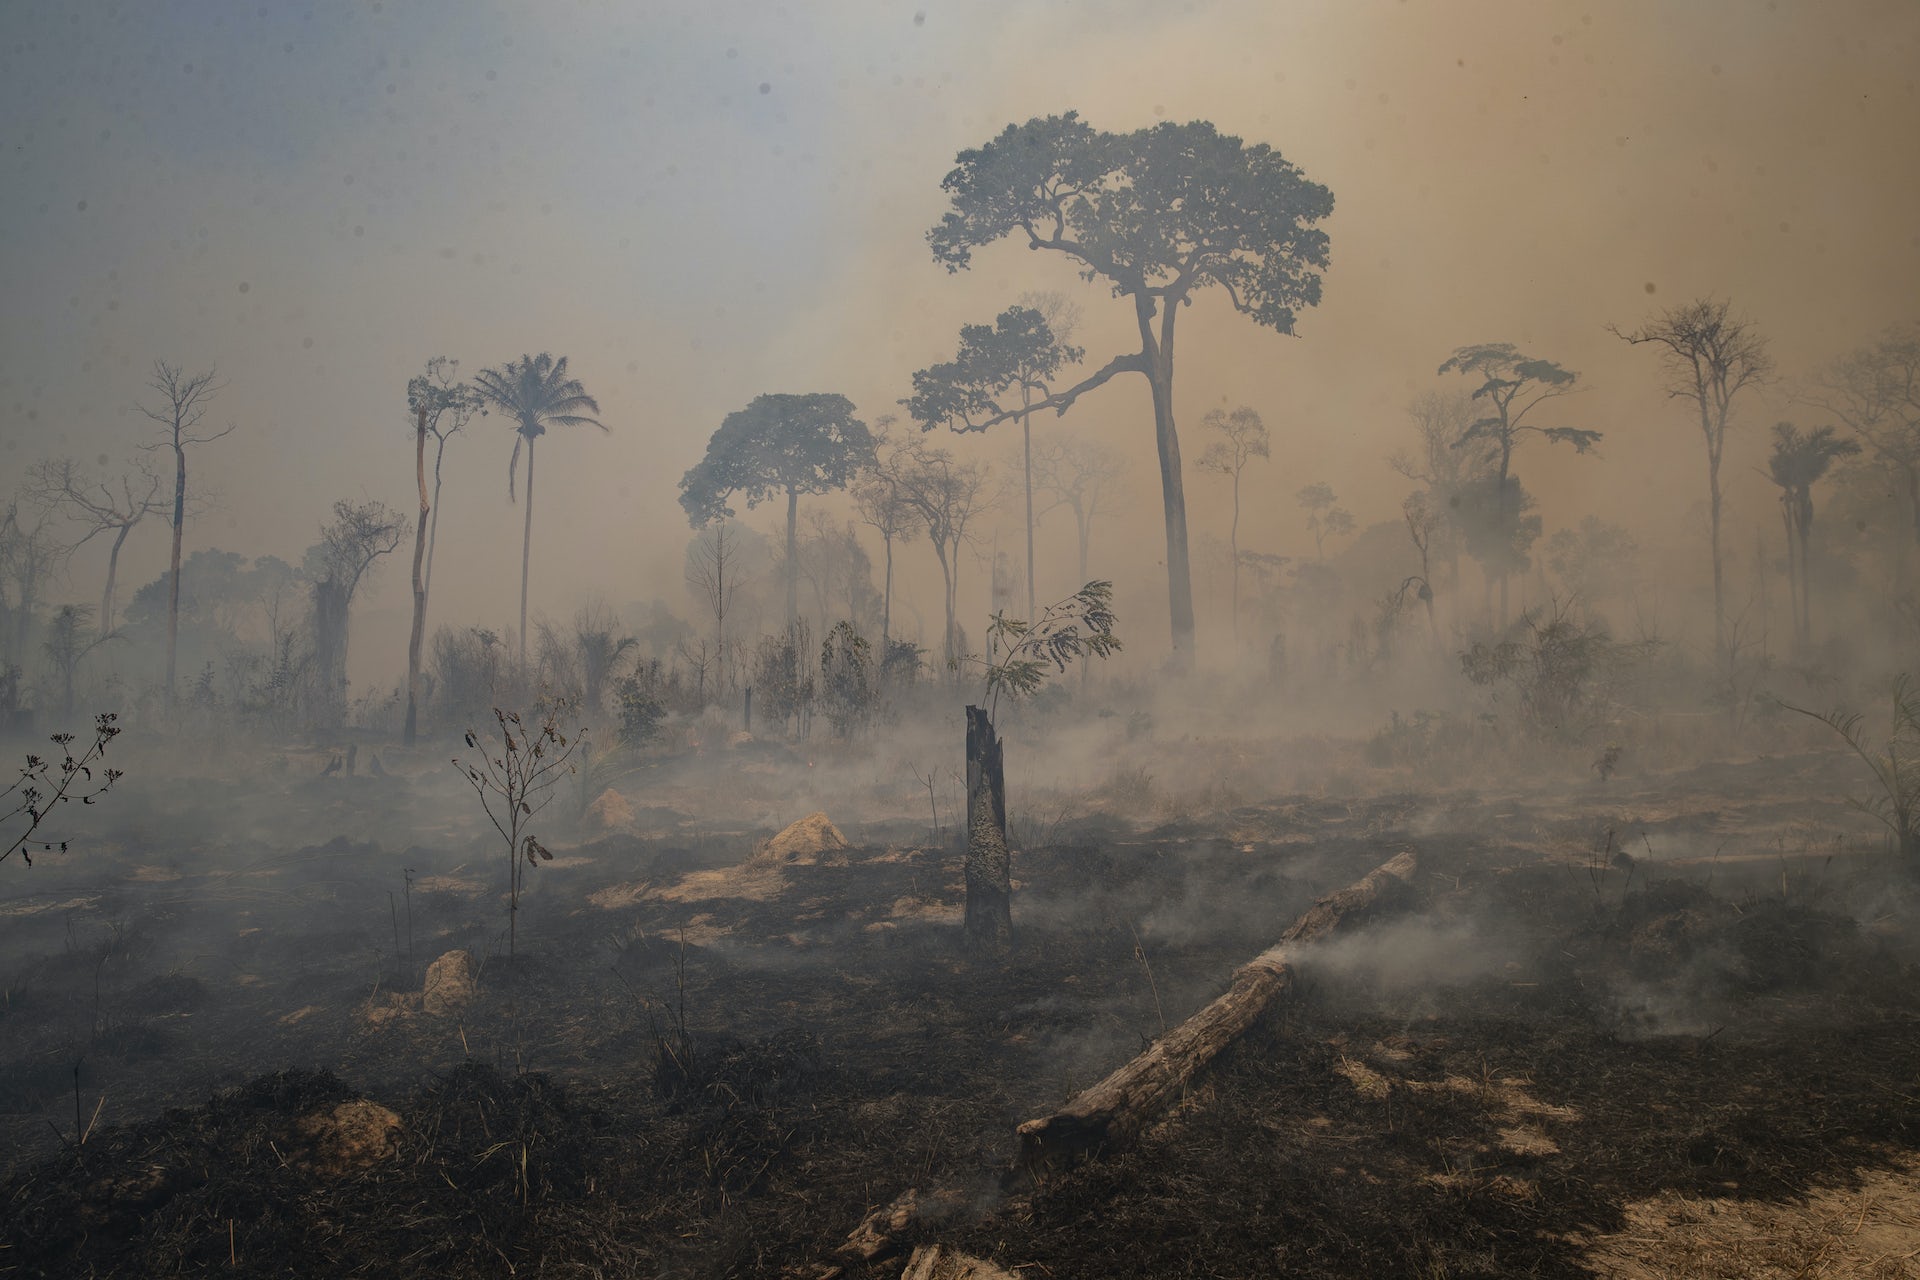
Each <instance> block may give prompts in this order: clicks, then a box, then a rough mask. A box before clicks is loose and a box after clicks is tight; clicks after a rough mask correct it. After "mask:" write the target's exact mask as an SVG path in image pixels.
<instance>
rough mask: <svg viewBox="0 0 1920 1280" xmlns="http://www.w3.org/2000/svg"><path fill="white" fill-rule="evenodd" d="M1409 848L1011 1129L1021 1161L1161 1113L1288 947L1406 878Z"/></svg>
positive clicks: (1111, 1134) (1246, 1022) (1279, 986)
mask: <svg viewBox="0 0 1920 1280" xmlns="http://www.w3.org/2000/svg"><path fill="white" fill-rule="evenodd" d="M1415 862H1416V859H1415V856H1414V854H1413V851H1412V850H1408V851H1407V852H1405V853H1402V854H1400V855H1399V856H1398V857H1395V858H1393V859H1392V860H1391V861H1389V862H1386V863H1384V864H1383V865H1381V866H1379V867H1377V868H1375V869H1374V870H1373V871H1371V872H1369V873H1368V874H1367V875H1366V876H1365V877H1364V878H1362V879H1361V880H1359V881H1357V882H1356V883H1354V884H1351V885H1349V886H1347V887H1346V888H1345V889H1342V890H1340V891H1339V892H1338V893H1336V894H1333V895H1332V896H1331V897H1327V898H1322V899H1321V900H1320V901H1318V902H1316V903H1314V905H1313V906H1312V908H1311V909H1309V910H1308V911H1307V913H1306V914H1305V915H1303V916H1301V917H1300V918H1299V919H1298V920H1296V921H1295V922H1294V924H1293V927H1292V928H1290V929H1288V930H1287V931H1286V932H1285V933H1284V934H1282V935H1281V936H1280V941H1279V942H1278V943H1276V944H1274V945H1273V946H1271V947H1269V948H1267V950H1265V951H1263V952H1261V953H1260V954H1259V955H1257V956H1255V957H1254V958H1253V959H1252V960H1250V961H1248V962H1247V963H1246V964H1244V965H1242V966H1241V967H1240V969H1239V970H1238V971H1237V972H1236V973H1235V974H1234V975H1233V985H1232V986H1231V987H1229V988H1227V992H1226V994H1225V995H1222V996H1221V997H1220V998H1219V999H1217V1000H1215V1001H1214V1002H1213V1003H1212V1004H1209V1005H1208V1006H1206V1007H1205V1008H1204V1009H1202V1010H1200V1011H1199V1012H1198V1013H1196V1014H1194V1015H1193V1016H1192V1017H1190V1018H1188V1019H1187V1020H1186V1021H1185V1022H1183V1023H1181V1024H1180V1025H1179V1026H1177V1027H1175V1028H1174V1029H1173V1030H1172V1031H1169V1032H1168V1033H1167V1034H1166V1035H1164V1036H1162V1037H1160V1039H1158V1040H1156V1041H1154V1042H1153V1044H1152V1045H1151V1046H1150V1047H1148V1049H1147V1050H1146V1052H1144V1053H1142V1054H1140V1055H1139V1056H1138V1057H1136V1058H1134V1059H1133V1060H1132V1061H1131V1062H1129V1063H1127V1064H1126V1065H1125V1066H1123V1067H1121V1068H1120V1069H1119V1070H1117V1071H1115V1072H1114V1073H1113V1074H1112V1075H1110V1076H1108V1077H1107V1078H1106V1079H1105V1080H1102V1081H1101V1082H1100V1083H1099V1084H1096V1085H1094V1086H1093V1087H1092V1088H1090V1089H1087V1090H1085V1091H1084V1092H1082V1093H1081V1094H1079V1096H1077V1097H1075V1098H1074V1099H1073V1100H1072V1101H1071V1102H1069V1103H1067V1105H1066V1106H1065V1107H1064V1108H1062V1109H1061V1110H1060V1111H1058V1112H1056V1113H1054V1114H1053V1115H1050V1116H1043V1117H1041V1118H1039V1119H1037V1120H1029V1121H1027V1122H1026V1123H1025V1124H1023V1125H1021V1126H1020V1127H1019V1129H1018V1130H1017V1132H1018V1134H1019V1137H1020V1155H1019V1164H1020V1167H1022V1168H1025V1169H1028V1170H1039V1169H1045V1168H1051V1167H1058V1166H1064V1165H1068V1164H1071V1163H1072V1162H1073V1161H1075V1160H1077V1159H1079V1158H1080V1157H1081V1156H1084V1155H1087V1154H1089V1153H1092V1152H1096V1151H1100V1150H1103V1149H1107V1148H1112V1147H1119V1146H1124V1145H1125V1144H1126V1143H1128V1142H1130V1141H1131V1140H1133V1139H1134V1138H1136V1137H1138V1136H1139V1134H1140V1133H1141V1131H1142V1130H1144V1129H1145V1128H1146V1127H1147V1126H1148V1125H1149V1124H1151V1123H1152V1122H1153V1121H1154V1120H1155V1119H1157V1118H1158V1117H1159V1116H1160V1115H1161V1114H1163V1113H1164V1112H1165V1111H1166V1110H1167V1109H1168V1108H1169V1107H1170V1106H1172V1104H1173V1103H1174V1101H1175V1100H1177V1099H1178V1097H1179V1096H1180V1093H1181V1091H1182V1090H1183V1089H1184V1088H1185V1086H1186V1083H1187V1082H1188V1081H1189V1080H1191V1079H1192V1078H1193V1077H1194V1076H1195V1075H1196V1074H1198V1073H1199V1072H1200V1071H1201V1070H1202V1069H1203V1068H1205V1067H1206V1066H1207V1064H1208V1063H1210V1062H1212V1061H1213V1060H1214V1059H1215V1058H1216V1057H1218V1056H1219V1054H1220V1052H1221V1050H1223V1049H1225V1048H1226V1047H1227V1046H1228V1045H1230V1044H1232V1043H1233V1042H1234V1041H1235V1040H1236V1039H1238V1038H1239V1037H1240V1036H1241V1035H1242V1034H1243V1033H1244V1032H1245V1031H1246V1030H1247V1029H1248V1028H1249V1027H1251V1026H1252V1025H1253V1024H1254V1023H1255V1022H1256V1021H1257V1020H1258V1019H1259V1017H1260V1015H1261V1014H1263V1013H1265V1012H1266V1011H1267V1009H1268V1008H1270V1007H1271V1006H1272V1005H1273V1004H1274V1002H1275V1001H1277V1000H1278V999H1279V998H1280V997H1281V996H1282V995H1284V994H1286V992H1287V991H1288V990H1289V989H1290V988H1291V987H1292V986H1293V966H1292V964H1291V961H1292V959H1293V956H1294V953H1295V952H1296V951H1298V950H1299V949H1300V948H1301V947H1303V946H1305V945H1306V944H1308V943H1310V942H1313V941H1315V940H1316V939H1318V938H1322V937H1325V936H1326V935H1327V934H1329V933H1332V932H1333V930H1334V928H1335V927H1336V926H1338V925H1339V924H1340V922H1341V921H1342V920H1343V919H1345V918H1346V917H1348V916H1351V915H1354V914H1356V913H1358V912H1361V911H1364V910H1365V909H1366V908H1368V907H1370V906H1372V905H1373V904H1374V902H1375V901H1376V900H1377V899H1378V898H1379V897H1380V895H1381V893H1382V892H1383V891H1384V890H1386V889H1387V888H1388V887H1389V886H1390V885H1394V884H1397V883H1399V882H1402V881H1406V880H1409V879H1411V878H1412V876H1413V871H1414V866H1415Z"/></svg>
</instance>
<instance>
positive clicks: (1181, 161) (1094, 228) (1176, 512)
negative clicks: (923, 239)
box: [927, 111, 1333, 663]
mask: <svg viewBox="0 0 1920 1280" xmlns="http://www.w3.org/2000/svg"><path fill="white" fill-rule="evenodd" d="M941 188H942V189H943V190H944V191H946V193H947V195H948V198H949V200H950V202H951V208H949V209H948V211H947V213H946V214H945V215H944V216H943V217H942V218H941V219H940V221H939V223H938V224H937V225H936V226H934V227H933V229H932V230H931V231H929V232H928V233H927V243H928V245H929V246H930V247H931V249H932V250H933V256H934V258H935V260H936V261H938V262H940V263H942V264H943V265H945V266H946V268H947V269H948V270H949V271H962V270H965V269H966V268H967V267H969V266H970V265H972V262H973V251H974V250H975V249H978V248H981V247H984V246H986V245H989V244H992V243H994V242H995V241H998V240H1000V239H1001V238H1003V237H1006V236H1016V237H1023V238H1024V239H1025V241H1026V244H1027V247H1028V248H1029V249H1033V250H1036V251H1038V250H1048V251H1051V252H1055V253H1060V254H1063V255H1065V256H1067V257H1069V258H1071V259H1073V260H1074V261H1075V262H1076V263H1078V264H1079V267H1080V274H1081V275H1082V277H1083V278H1085V279H1086V280H1088V281H1093V280H1104V281H1105V282H1106V283H1107V285H1108V286H1109V287H1110V288H1111V289H1112V290H1113V293H1114V296H1115V297H1120V298H1127V299H1130V300H1131V302H1132V306H1133V312H1134V320H1135V323H1136V325H1137V327H1138V331H1139V334H1140V347H1139V349H1138V350H1137V351H1129V352H1124V353H1122V354H1120V355H1117V356H1115V357H1114V358H1113V359H1111V360H1109V361H1108V362H1107V363H1106V364H1105V365H1103V366H1101V367H1100V368H1099V369H1097V370H1095V371H1094V372H1093V373H1091V374H1089V375H1088V376H1087V377H1085V378H1082V379H1081V380H1080V381H1078V382H1077V383H1075V384H1074V385H1072V386H1070V387H1067V388H1065V389H1064V390H1060V391H1056V392H1054V393H1052V394H1050V395H1048V396H1047V397H1046V398H1045V399H1044V400H1041V401H1039V402H1038V403H1033V404H1029V403H1027V402H1026V400H1025V398H1024V397H1023V398H1022V402H1021V403H1020V404H1019V405H1017V406H1009V407H1007V408H1004V409H999V410H996V411H993V412H990V413H988V414H987V415H986V416H985V417H983V418H980V419H978V420H969V422H968V426H969V427H971V428H974V429H981V428H985V427H990V426H993V425H995V424H996V423H998V422H1003V421H1005V420H1007V419H1008V418H1011V417H1014V416H1016V415H1025V414H1027V413H1030V412H1031V411H1032V410H1034V409H1053V410H1055V411H1056V412H1059V413H1065V412H1066V410H1067V409H1068V408H1069V407H1071V406H1072V405H1073V403H1074V402H1075V401H1076V400H1077V399H1079V397H1080V396H1082V395H1084V394H1085V393H1086V392H1088V391H1091V390H1093V389H1094V388H1096V387H1099V386H1101V385H1103V384H1105V383H1106V382H1108V381H1110V380H1111V379H1112V378H1114V377H1115V376H1116V375H1118V374H1121V373H1137V374H1140V375H1141V376H1143V377H1145V378H1146V379H1147V382H1148V385H1149V387H1150V388H1151V391H1152V397H1153V420H1154V443H1155V446H1156V449H1157V451H1158V453H1159V461H1160V487H1161V498H1162V504H1163V506H1164V509H1165V516H1166V533H1167V602H1168V606H1169V608H1168V613H1169V620H1170V622H1171V624H1172V629H1173V648H1174V653H1175V655H1176V661H1179V662H1181V663H1185V662H1188V661H1190V660H1191V651H1192V647H1193V584H1192V577H1191V572H1190V561H1189V555H1188V547H1187V508H1186V490H1185V484H1184V479H1183V477H1182V474H1181V466H1180V439H1179V432H1178V430H1177V429H1176V427H1175V423H1174V412H1173V345H1174V342H1173V340H1174V326H1175V321H1176V319H1177V317H1178V316H1179V314H1180V310H1181V308H1182V307H1183V306H1185V305H1188V304H1190V303H1191V302H1192V301H1193V296H1194V294H1196V293H1198V292H1200V291H1202V290H1205V289H1207V288H1210V287H1216V286H1217V287H1218V288H1219V289H1221V290H1222V291H1223V292H1224V293H1225V294H1226V295H1227V298H1228V299H1229V301H1231V303H1232V304H1233V307H1234V309H1235V310H1237V311H1239V312H1241V313H1242V314H1243V315H1246V316H1249V317H1251V318H1252V319H1253V320H1254V322H1255V323H1257V324H1260V325H1264V326H1265V327H1267V328H1269V329H1272V330H1274V331H1275V332H1277V333H1292V332H1293V326H1294V320H1295V317H1296V316H1297V315H1298V314H1299V312H1300V311H1301V309H1303V308H1305V307H1310V306H1314V305H1315V304H1317V303H1318V302H1319V301H1320V272H1321V270H1322V269H1324V268H1325V267H1326V265H1327V261H1328V253H1327V247H1328V241H1327V235H1326V233H1325V232H1324V231H1321V230H1319V229H1318V228H1317V227H1316V226H1315V225H1314V224H1315V223H1317V222H1319V221H1320V220H1321V219H1323V218H1325V217H1327V216H1328V215H1329V214H1330V213H1332V212H1333V195H1332V193H1330V192H1329V191H1328V190H1327V189H1326V188H1325V187H1323V186H1321V185H1319V184H1318V183H1315V182H1310V181H1308V180H1307V179H1306V178H1305V177H1304V176H1303V175H1302V174H1301V173H1300V171H1299V170H1298V169H1297V168H1295V167H1294V166H1293V165H1292V164H1291V163H1289V162H1288V161H1287V160H1286V159H1285V158H1283V157H1282V156H1281V155H1280V153H1279V152H1277V151H1275V150H1274V149H1273V148H1272V147H1270V146H1267V145H1266V144H1265V143H1256V144H1254V145H1251V146H1249V145H1248V144H1246V143H1245V142H1242V141H1241V140H1240V139H1239V138H1236V137H1233V136H1231V135H1228V134H1223V133H1221V132H1220V131H1219V130H1218V129H1216V128H1215V127H1214V126H1213V125H1212V124H1210V123H1208V122H1206V121H1204V120H1195V121H1190V122H1188V123H1186V124H1176V123H1173V122H1167V123H1164V124H1158V125H1154V126H1152V127H1151V128H1147V129H1139V130H1136V131H1134V132H1133V133H1129V134H1112V133H1103V132H1101V131H1099V130H1096V129H1094V128H1092V127H1091V126H1089V125H1087V124H1086V123H1085V122H1083V121H1082V120H1081V119H1080V117H1079V114H1078V113H1077V112H1072V111H1069V112H1067V113H1066V114H1064V115H1057V116H1045V117H1035V118H1033V119H1031V120H1029V121H1027V122H1026V123H1025V124H1022V125H1009V126H1008V127H1007V128H1006V129H1004V130H1003V131H1002V132H1001V133H1000V135H999V136H998V137H996V138H994V139H992V140H991V141H989V142H988V143H987V144H986V145H985V146H982V147H979V148H975V149H973V150H968V151H963V152H961V153H960V155H959V157H958V160H957V164H956V166H955V167H954V169H953V170H952V172H950V173H948V174H947V176H946V178H945V179H944V180H943V181H942V183H941Z"/></svg>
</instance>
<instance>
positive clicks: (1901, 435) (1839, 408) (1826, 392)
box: [1800, 323, 1920, 542]
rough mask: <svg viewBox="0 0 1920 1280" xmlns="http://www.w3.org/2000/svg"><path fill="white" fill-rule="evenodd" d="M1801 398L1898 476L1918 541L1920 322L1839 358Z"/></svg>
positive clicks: (1894, 328)
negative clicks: (1842, 426)
mask: <svg viewBox="0 0 1920 1280" xmlns="http://www.w3.org/2000/svg"><path fill="white" fill-rule="evenodd" d="M1800 398H1801V399H1803V400H1805V401H1806V402H1807V403H1808V404H1812V405H1815V406H1817V407H1819V408H1821V409H1824V410H1826V411H1827V412H1828V413H1830V414H1832V415H1833V416H1834V417H1836V418H1838V419H1839V420H1840V421H1841V422H1842V423H1844V424H1845V425H1846V427H1847V429H1848V430H1849V431H1852V432H1853V433H1854V434H1855V435H1857V436H1859V437H1860V439H1861V440H1862V441H1864V442H1865V443H1866V446H1867V448H1868V449H1869V450H1871V451H1872V452H1873V455H1874V457H1876V458H1877V459H1879V461H1880V463H1881V465H1883V466H1885V467H1886V468H1887V469H1888V470H1890V471H1892V472H1893V473H1894V475H1895V476H1896V477H1898V479H1899V481H1900V484H1901V487H1902V489H1903V490H1904V492H1905V497H1906V503H1907V515H1908V518H1909V519H1910V520H1911V521H1912V522H1913V537H1914V540H1915V541H1916V542H1920V324H1911V323H1910V324H1905V325H1896V326H1894V327H1893V328H1891V329H1888V330H1887V331H1886V332H1885V333H1883V334H1881V335H1880V337H1878V338H1876V339H1875V340H1874V341H1873V342H1870V343H1868V344H1867V345H1866V346H1864V347H1861V348H1860V349H1858V350H1857V351H1852V352H1849V353H1848V354H1847V355H1845V356H1842V357H1841V358H1840V359H1838V360H1836V361H1834V362H1833V363H1832V364H1830V365H1828V366H1827V367H1826V368H1825V369H1823V370H1822V371H1821V372H1820V375H1819V377H1818V378H1817V379H1816V380H1815V383H1814V386H1813V388H1812V389H1811V390H1810V391H1808V392H1805V393H1803V394H1802V396H1801V397H1800Z"/></svg>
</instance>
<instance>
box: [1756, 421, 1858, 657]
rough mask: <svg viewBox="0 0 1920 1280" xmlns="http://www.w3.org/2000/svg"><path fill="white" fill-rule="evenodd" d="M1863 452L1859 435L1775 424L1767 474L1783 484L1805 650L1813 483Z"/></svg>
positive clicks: (1790, 583)
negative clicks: (1845, 437) (1846, 437)
mask: <svg viewBox="0 0 1920 1280" xmlns="http://www.w3.org/2000/svg"><path fill="white" fill-rule="evenodd" d="M1859 452H1860V445H1859V443H1858V442H1857V441H1854V440H1842V439H1840V438H1839V437H1838V436H1836V435H1835V434H1834V430H1833V428H1832V427H1815V428H1814V429H1813V430H1811V431H1808V432H1805V433H1802V432H1801V430H1800V429H1799V428H1798V427H1796V426H1794V425H1793V424H1792V423H1791V422H1782V423H1779V424H1778V425H1776V426H1775V427H1774V429H1773V454H1772V456H1771V457H1769V458H1768V459H1767V473H1768V475H1769V476H1771V477H1772V479H1773V482H1774V483H1775V484H1777V485H1779V486H1780V510H1781V512H1782V514H1783V515H1784V516H1785V517H1786V524H1787V587H1788V592H1789V594H1790V595H1791V596H1792V597H1793V603H1794V619H1793V632H1794V640H1795V641H1796V642H1797V644H1798V646H1799V648H1800V650H1801V651H1802V652H1805V651H1806V648H1807V646H1808V643H1809V642H1810V641H1811V639H1812V633H1813V608H1812V602H1811V596H1812V591H1811V588H1812V585H1813V579H1812V578H1811V577H1810V576H1809V575H1808V572H1807V547H1808V544H1809V543H1811V541H1812V539H1813V486H1814V485H1815V484H1816V483H1817V482H1818V481H1819V480H1820V478H1821V477H1823V476H1825V475H1826V474H1827V468H1828V467H1830V466H1832V465H1833V460H1834V459H1835V458H1844V457H1850V456H1851V455H1853V454H1856V453H1859Z"/></svg>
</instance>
